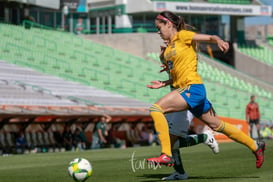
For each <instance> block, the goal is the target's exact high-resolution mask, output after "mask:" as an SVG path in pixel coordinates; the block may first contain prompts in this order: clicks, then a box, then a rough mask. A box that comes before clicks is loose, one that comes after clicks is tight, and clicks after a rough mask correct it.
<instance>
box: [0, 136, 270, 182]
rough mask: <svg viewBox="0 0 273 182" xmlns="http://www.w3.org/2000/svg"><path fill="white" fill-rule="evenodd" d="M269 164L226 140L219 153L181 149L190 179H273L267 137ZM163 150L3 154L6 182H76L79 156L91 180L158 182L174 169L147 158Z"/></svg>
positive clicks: (0, 165)
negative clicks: (71, 172)
mask: <svg viewBox="0 0 273 182" xmlns="http://www.w3.org/2000/svg"><path fill="white" fill-rule="evenodd" d="M266 142H267V146H266V149H267V150H266V151H265V159H266V160H265V163H264V165H263V167H262V168H260V169H256V167H255V158H254V155H253V154H252V153H251V152H250V151H249V150H248V149H247V148H246V147H244V146H243V145H240V144H238V143H234V142H232V143H221V144H220V153H219V154H217V155H215V154H213V153H212V151H211V150H210V149H209V148H208V147H207V146H205V145H203V144H201V145H198V146H193V147H189V148H184V149H181V153H182V158H183V162H184V167H185V170H186V171H187V174H188V175H189V180H187V181H189V182H192V181H194V182H211V181H212V182H223V181H225V182H226V181H230V182H237V181H238V182H254V181H255V182H269V181H270V182H271V181H273V150H272V149H273V141H270V140H267V141H266ZM159 153H160V148H159V147H158V146H157V147H135V148H127V149H102V150H87V151H84V152H62V153H40V154H26V155H10V156H6V157H4V156H3V157H0V161H1V162H0V181H1V182H70V181H71V182H73V179H72V178H71V177H70V176H68V172H67V167H68V163H69V162H70V161H71V160H72V159H74V158H76V157H84V158H86V159H88V160H89V161H90V162H91V163H92V166H93V175H92V176H91V177H90V178H89V179H88V180H87V182H89V181H90V182H92V181H93V182H153V181H161V180H160V179H161V178H162V177H164V176H166V175H168V174H170V173H172V172H173V169H172V168H170V167H165V166H162V167H158V166H156V167H155V168H153V167H152V166H149V165H147V163H145V162H144V160H145V159H146V158H148V157H153V156H156V155H158V154H159Z"/></svg>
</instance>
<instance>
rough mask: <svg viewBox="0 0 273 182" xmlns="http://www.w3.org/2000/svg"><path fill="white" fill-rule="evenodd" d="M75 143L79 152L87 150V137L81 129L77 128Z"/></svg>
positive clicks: (74, 137)
mask: <svg viewBox="0 0 273 182" xmlns="http://www.w3.org/2000/svg"><path fill="white" fill-rule="evenodd" d="M73 143H74V146H75V148H76V151H77V150H84V149H85V148H86V145H85V143H86V137H85V135H84V133H83V131H82V130H81V129H80V128H76V130H75V132H74V136H73Z"/></svg>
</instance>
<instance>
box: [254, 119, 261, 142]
mask: <svg viewBox="0 0 273 182" xmlns="http://www.w3.org/2000/svg"><path fill="white" fill-rule="evenodd" d="M255 126H256V130H257V135H258V140H260V139H261V133H260V123H259V120H256V122H255Z"/></svg>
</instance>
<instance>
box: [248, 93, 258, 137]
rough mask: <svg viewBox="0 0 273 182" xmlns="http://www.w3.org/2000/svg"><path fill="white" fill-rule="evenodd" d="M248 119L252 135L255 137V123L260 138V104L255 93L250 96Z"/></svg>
mask: <svg viewBox="0 0 273 182" xmlns="http://www.w3.org/2000/svg"><path fill="white" fill-rule="evenodd" d="M246 121H247V122H248V124H249V126H250V131H249V132H250V137H251V138H253V126H254V125H255V126H256V129H257V134H258V139H260V138H261V135H260V111H259V105H258V103H257V102H256V101H255V95H251V96H250V102H249V103H248V104H247V105H246Z"/></svg>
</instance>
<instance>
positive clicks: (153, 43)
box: [83, 33, 164, 57]
mask: <svg viewBox="0 0 273 182" xmlns="http://www.w3.org/2000/svg"><path fill="white" fill-rule="evenodd" d="M83 37H84V38H86V39H90V40H92V41H94V42H97V43H101V44H103V45H106V46H110V47H113V48H115V49H119V50H122V51H125V52H128V53H130V54H132V55H135V56H140V57H145V56H146V55H147V53H148V52H160V47H159V45H164V44H163V41H162V39H161V38H160V37H159V35H158V34H156V33H135V34H108V35H105V34H99V35H83Z"/></svg>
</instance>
